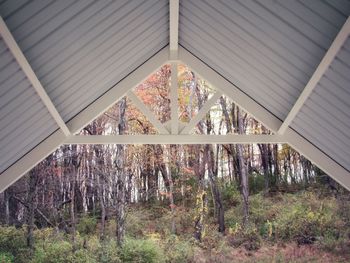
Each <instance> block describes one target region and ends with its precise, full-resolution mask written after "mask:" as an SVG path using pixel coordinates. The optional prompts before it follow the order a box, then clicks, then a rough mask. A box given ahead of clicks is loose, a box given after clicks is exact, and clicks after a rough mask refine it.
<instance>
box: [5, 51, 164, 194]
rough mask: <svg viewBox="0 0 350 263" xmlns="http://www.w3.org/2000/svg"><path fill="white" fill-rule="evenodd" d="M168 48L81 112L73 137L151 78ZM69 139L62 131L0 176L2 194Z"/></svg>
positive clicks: (72, 127)
mask: <svg viewBox="0 0 350 263" xmlns="http://www.w3.org/2000/svg"><path fill="white" fill-rule="evenodd" d="M168 54H169V51H168V47H166V48H164V49H162V50H161V51H159V52H158V53H157V54H156V55H155V56H153V57H152V58H151V59H149V60H148V61H147V62H145V63H144V64H143V65H142V66H140V67H139V68H138V69H137V70H135V71H134V72H132V73H131V74H130V75H129V76H128V77H126V78H125V79H124V80H122V81H121V82H119V83H118V84H117V85H115V86H114V87H113V88H112V89H111V90H109V91H108V92H107V93H105V94H104V95H102V96H101V97H100V98H99V99H97V100H96V101H95V102H94V103H92V104H90V105H89V106H88V107H87V108H86V109H85V110H83V111H82V112H80V113H79V114H78V115H77V116H75V117H74V118H73V119H72V120H71V121H69V122H68V123H67V125H68V127H69V128H70V130H71V131H72V133H78V132H79V131H80V130H81V129H82V128H84V127H85V126H86V125H87V124H89V123H90V122H91V121H93V120H94V119H95V118H97V117H98V116H99V115H101V114H102V113H103V112H104V111H106V110H107V109H108V108H110V107H111V106H112V105H113V104H114V103H116V102H117V101H118V100H119V99H120V98H121V97H122V96H123V95H125V93H126V92H127V91H128V90H130V89H132V88H134V87H135V86H136V85H138V84H139V83H141V82H142V81H143V80H145V79H146V78H147V77H148V76H149V75H150V74H152V73H153V72H154V71H156V70H157V69H158V68H160V67H161V66H162V65H163V64H165V63H166V62H167V59H168ZM66 138H67V137H66V136H65V135H64V133H63V131H62V130H58V131H56V132H54V133H53V134H52V135H51V136H49V137H48V138H47V139H46V140H45V141H43V142H41V143H40V144H39V145H37V146H36V147H35V148H34V149H33V150H31V151H30V152H29V153H27V154H26V155H24V156H23V157H22V158H21V159H19V160H18V161H17V162H16V163H14V164H13V165H12V166H10V167H9V168H8V169H6V170H5V171H4V172H2V173H1V174H0V192H2V191H4V190H5V189H6V188H7V187H9V186H10V185H11V184H13V183H14V182H16V181H17V180H18V179H19V178H21V177H22V176H23V175H24V174H25V173H26V172H28V171H29V170H30V169H31V168H33V167H34V166H35V165H36V164H37V163H39V162H40V161H41V160H43V159H44V158H45V157H47V156H48V155H49V154H50V153H52V152H53V151H54V150H55V149H56V148H57V147H59V146H60V145H61V144H62V143H64V140H65V139H66Z"/></svg>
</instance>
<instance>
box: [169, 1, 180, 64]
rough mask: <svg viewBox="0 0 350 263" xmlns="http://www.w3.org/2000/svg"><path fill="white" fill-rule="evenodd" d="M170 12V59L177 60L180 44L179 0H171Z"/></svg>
mask: <svg viewBox="0 0 350 263" xmlns="http://www.w3.org/2000/svg"><path fill="white" fill-rule="evenodd" d="M169 14H170V15H169V16H170V19H169V31H170V32H169V37H170V39H169V46H170V53H169V60H176V59H177V51H178V46H179V0H169Z"/></svg>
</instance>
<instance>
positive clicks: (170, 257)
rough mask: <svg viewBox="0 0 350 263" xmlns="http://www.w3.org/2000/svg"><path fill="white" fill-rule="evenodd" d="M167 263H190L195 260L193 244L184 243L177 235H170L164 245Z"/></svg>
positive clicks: (189, 242)
mask: <svg viewBox="0 0 350 263" xmlns="http://www.w3.org/2000/svg"><path fill="white" fill-rule="evenodd" d="M163 248H164V254H165V262H166V263H183V262H190V261H191V260H192V259H193V254H194V250H193V243H192V242H191V241H189V240H187V241H182V240H179V238H178V237H177V236H175V235H170V236H169V238H167V239H166V240H164V244H163Z"/></svg>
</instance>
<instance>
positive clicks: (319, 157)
mask: <svg viewBox="0 0 350 263" xmlns="http://www.w3.org/2000/svg"><path fill="white" fill-rule="evenodd" d="M281 136H282V137H283V138H285V140H286V141H287V142H288V144H289V145H290V146H291V147H292V148H294V149H295V150H296V151H298V152H299V153H301V154H302V155H304V156H305V157H306V158H307V159H309V160H310V161H311V162H313V163H314V164H316V165H317V166H318V167H319V168H320V169H321V170H323V171H324V172H325V173H327V174H328V175H329V176H331V177H332V178H333V179H334V180H336V181H337V182H338V183H339V184H341V185H342V186H343V187H345V188H346V189H348V190H349V191H350V172H349V171H347V170H346V169H345V168H344V167H342V166H341V165H339V164H338V163H336V162H335V161H334V160H332V159H331V158H329V157H328V156H327V155H325V154H324V153H323V152H322V151H320V150H319V149H318V148H316V147H315V146H314V145H313V144H311V143H310V142H309V141H307V140H305V139H304V138H303V137H301V136H300V135H299V134H298V133H296V132H295V131H293V130H292V129H291V128H288V129H287V130H286V132H285V133H284V134H283V135H281Z"/></svg>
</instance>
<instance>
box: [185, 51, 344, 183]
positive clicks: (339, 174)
mask: <svg viewBox="0 0 350 263" xmlns="http://www.w3.org/2000/svg"><path fill="white" fill-rule="evenodd" d="M179 59H180V60H181V61H182V62H184V63H185V64H187V65H188V66H189V67H190V68H192V70H194V71H195V72H197V74H199V75H201V76H204V79H206V80H207V81H208V82H210V83H211V84H212V85H213V86H214V87H215V88H216V89H218V90H221V91H222V92H223V93H224V94H225V95H227V96H228V97H230V98H231V99H232V100H233V101H235V103H237V105H239V106H240V107H241V108H242V109H244V110H245V111H246V112H248V113H250V114H251V115H252V116H253V117H254V118H256V119H257V120H258V121H260V122H261V123H262V124H263V125H264V126H266V127H267V128H269V129H270V130H271V131H273V132H277V131H278V129H279V127H280V126H281V125H282V121H281V120H279V119H278V118H276V117H275V116H274V115H272V114H271V113H270V112H269V111H267V110H266V109H265V108H263V107H262V106H260V105H259V104H258V103H257V102H255V101H254V100H252V99H251V98H250V97H249V96H248V95H247V94H245V93H243V92H242V91H241V90H240V89H239V88H238V87H236V86H235V85H233V84H232V83H230V82H229V81H228V80H226V79H225V78H223V77H222V76H220V75H219V74H218V73H217V72H215V71H214V70H213V69H211V68H210V67H208V66H207V65H206V64H204V63H203V62H202V61H200V60H199V59H198V58H196V57H195V56H193V55H192V54H191V53H190V52H188V51H187V50H185V49H184V48H182V47H180V48H179ZM280 136H282V137H281V138H284V141H285V142H286V143H288V144H289V145H290V146H291V147H293V148H294V149H295V150H297V151H298V152H299V153H300V154H302V155H304V156H305V157H306V158H307V159H309V160H310V161H311V162H312V163H314V164H315V165H317V166H318V167H320V168H321V169H322V170H323V171H325V172H326V173H327V174H328V175H329V176H331V177H332V178H333V179H334V180H336V181H337V182H339V183H340V184H341V185H343V186H344V187H345V188H347V189H348V190H350V173H349V171H347V170H346V169H345V168H344V167H342V166H340V165H339V164H338V163H337V162H335V161H334V160H332V159H331V158H329V157H328V156H327V155H326V154H325V153H323V152H322V151H321V150H320V149H318V148H317V147H316V146H315V145H313V144H311V143H310V142H308V141H307V140H305V139H304V138H303V137H302V136H300V135H299V134H298V133H296V132H295V131H293V130H292V129H291V128H290V127H287V129H286V132H285V133H284V135H280Z"/></svg>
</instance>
